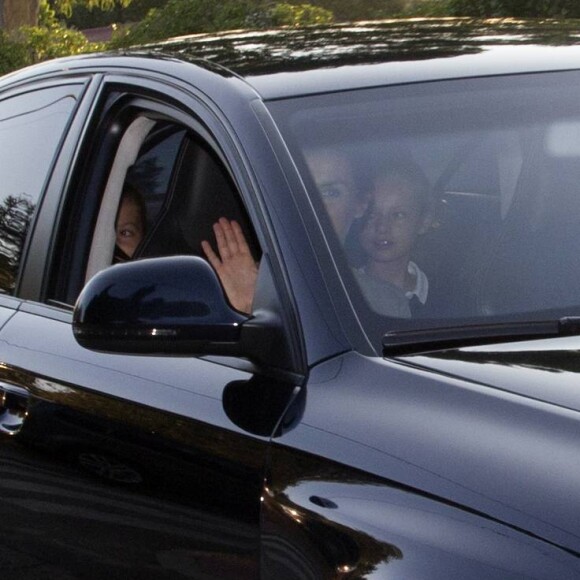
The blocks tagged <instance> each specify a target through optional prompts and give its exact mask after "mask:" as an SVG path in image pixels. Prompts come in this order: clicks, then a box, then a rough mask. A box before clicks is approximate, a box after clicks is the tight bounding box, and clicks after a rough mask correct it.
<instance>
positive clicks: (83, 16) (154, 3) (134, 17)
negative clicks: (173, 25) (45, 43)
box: [65, 0, 168, 30]
mask: <svg viewBox="0 0 580 580" xmlns="http://www.w3.org/2000/svg"><path fill="white" fill-rule="evenodd" d="M167 2H168V0H133V1H132V2H131V3H130V4H129V5H128V6H122V5H121V4H116V5H115V7H114V8H112V9H110V10H102V9H100V8H89V7H88V6H86V5H83V4H77V5H76V6H75V7H74V10H73V11H72V14H71V15H70V16H67V17H66V18H65V21H66V24H67V26H72V27H74V28H77V29H78V30H83V29H85V28H97V27H100V26H110V25H111V24H117V23H124V22H139V21H140V20H143V18H145V16H146V15H147V12H149V10H151V8H161V7H162V6H164V5H165V4H167Z"/></svg>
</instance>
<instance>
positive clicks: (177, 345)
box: [73, 256, 247, 354]
mask: <svg viewBox="0 0 580 580" xmlns="http://www.w3.org/2000/svg"><path fill="white" fill-rule="evenodd" d="M192 297H195V299H193V298H192ZM245 320H247V317H246V316H243V315H241V314H240V313H238V312H236V311H235V310H234V309H233V308H231V307H230V306H229V305H228V303H227V302H226V298H225V296H224V293H223V290H222V288H221V286H220V284H219V281H218V279H217V276H216V274H215V272H214V271H213V270H212V269H211V266H210V265H209V264H208V263H207V262H206V261H205V260H202V259H201V258H197V257H194V256H179V257H168V258H157V259H149V260H139V261H136V262H128V263H125V264H118V265H117V266H115V267H114V268H109V269H107V270H103V271H102V272H99V274H97V275H96V276H94V277H93V278H92V279H91V280H90V282H89V283H88V284H87V286H85V288H84V290H83V292H81V294H80V296H79V298H78V300H77V305H76V308H75V316H74V319H73V332H74V335H75V338H76V339H77V341H78V342H79V343H80V344H81V345H82V346H85V347H86V348H92V349H94V350H105V351H109V352H115V351H118V352H135V353H142V354H146V353H163V352H168V353H173V354H175V353H178V352H181V353H184V354H185V353H189V354H192V353H196V354H211V353H213V354H228V350H229V351H230V353H231V354H235V351H236V345H237V344H238V342H239V341H240V335H241V325H242V323H243V322H244V321H245ZM212 347H213V348H212Z"/></svg>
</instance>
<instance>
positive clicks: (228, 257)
mask: <svg viewBox="0 0 580 580" xmlns="http://www.w3.org/2000/svg"><path fill="white" fill-rule="evenodd" d="M213 231H214V234H215V239H216V244H217V253H216V252H214V250H213V248H212V246H211V244H210V243H209V242H208V241H207V240H204V241H203V242H201V247H202V249H203V251H204V253H205V255H206V257H207V259H208V261H209V263H210V264H211V265H212V267H213V269H214V270H215V271H216V274H217V275H218V277H219V279H220V282H221V283H222V286H223V288H224V291H225V293H226V295H227V297H228V299H229V301H230V303H231V305H232V306H233V307H234V308H235V309H236V310H239V311H240V312H246V313H247V314H250V313H251V312H252V302H253V300H254V291H255V289H256V279H257V277H258V266H257V264H256V262H254V258H252V254H251V252H250V248H249V247H248V243H247V242H246V238H245V236H244V233H243V232H242V228H241V227H240V224H238V222H236V221H235V220H231V221H230V220H228V219H227V218H225V217H221V218H220V219H219V220H218V221H217V222H216V223H215V224H214V225H213Z"/></svg>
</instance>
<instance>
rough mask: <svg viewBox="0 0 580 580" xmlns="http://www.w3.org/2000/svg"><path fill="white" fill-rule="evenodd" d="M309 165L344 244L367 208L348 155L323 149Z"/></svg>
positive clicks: (310, 155)
mask: <svg viewBox="0 0 580 580" xmlns="http://www.w3.org/2000/svg"><path fill="white" fill-rule="evenodd" d="M306 161H307V163H308V168H309V169H310V171H311V173H312V177H313V178H314V181H315V183H316V186H317V187H318V190H319V191H320V195H321V196H322V201H323V202H324V206H325V207H326V211H327V212H328V215H329V217H330V220H331V222H332V225H333V226H334V229H335V231H336V233H337V235H338V237H339V238H340V240H341V241H344V239H345V238H346V234H347V233H348V230H349V228H350V226H351V224H352V222H353V220H354V219H355V218H357V217H360V216H361V215H362V214H363V212H364V210H365V206H366V203H365V202H364V201H361V199H360V198H359V196H358V195H357V193H356V191H357V190H356V186H355V183H354V178H353V175H352V169H351V166H350V161H349V160H348V158H347V157H346V156H345V155H342V154H340V153H338V152H333V151H326V150H323V149H320V150H314V151H311V152H309V153H308V154H307V159H306Z"/></svg>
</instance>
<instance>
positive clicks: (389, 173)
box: [371, 157, 432, 214]
mask: <svg viewBox="0 0 580 580" xmlns="http://www.w3.org/2000/svg"><path fill="white" fill-rule="evenodd" d="M380 179H399V180H401V181H403V182H405V183H408V184H409V185H410V186H411V188H412V190H413V193H414V194H415V196H416V197H417V201H418V202H419V207H420V209H421V213H423V214H424V213H426V212H428V211H429V210H430V208H431V203H432V201H431V184H430V183H429V180H428V179H427V176H426V175H425V173H424V172H423V170H422V169H421V167H420V166H419V165H418V164H417V163H415V161H413V160H412V159H408V158H406V157H401V158H389V159H386V160H385V161H384V162H383V163H381V164H380V165H379V166H378V167H377V169H376V171H375V173H374V174H373V175H372V179H371V183H372V184H373V185H374V184H375V183H376V182H377V181H378V180H380Z"/></svg>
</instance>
